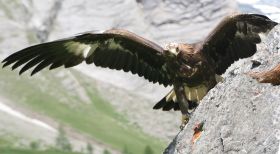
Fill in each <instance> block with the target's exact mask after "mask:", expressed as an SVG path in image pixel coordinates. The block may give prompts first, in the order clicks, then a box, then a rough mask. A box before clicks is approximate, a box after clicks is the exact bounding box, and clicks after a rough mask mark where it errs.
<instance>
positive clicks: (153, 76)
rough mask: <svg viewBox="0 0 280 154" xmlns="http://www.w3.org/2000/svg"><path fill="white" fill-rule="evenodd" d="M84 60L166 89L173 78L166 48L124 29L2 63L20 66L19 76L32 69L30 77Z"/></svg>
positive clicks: (34, 50) (53, 44)
mask: <svg viewBox="0 0 280 154" xmlns="http://www.w3.org/2000/svg"><path fill="white" fill-rule="evenodd" d="M83 61H85V62H86V63H87V64H91V63H94V64H95V65H96V66H101V67H108V68H110V69H116V70H123V71H125V72H129V71H130V72H132V73H133V74H138V75H139V76H140V77H141V76H143V77H144V78H146V79H148V80H149V81H151V82H154V83H155V82H158V83H160V84H163V85H165V86H167V85H171V84H172V81H173V80H172V75H170V74H169V73H168V72H167V70H166V68H165V66H166V65H165V58H164V56H163V49H162V48H161V47H160V46H158V45H156V44H155V43H153V42H151V41H148V40H146V39H144V38H142V37H140V36H137V35H136V34H134V33H131V32H129V31H126V30H121V29H112V30H107V31H105V32H104V33H91V32H87V33H84V34H81V35H78V36H75V37H72V38H67V39H62V40H57V41H53V42H47V43H43V44H39V45H34V46H31V47H28V48H25V49H23V50H21V51H18V52H16V53H14V54H12V55H10V56H9V57H7V58H6V59H4V60H3V63H4V65H3V67H5V66H7V65H11V64H13V66H12V69H15V68H17V67H19V66H21V65H23V67H22V68H21V70H20V74H21V73H23V72H25V71H26V70H28V69H30V68H32V67H34V66H35V68H34V69H33V71H32V73H31V75H33V74H35V73H37V72H39V71H40V70H42V69H44V68H45V67H48V66H50V69H54V68H57V67H60V66H64V67H65V68H68V67H72V66H75V65H78V64H80V63H81V62H83Z"/></svg>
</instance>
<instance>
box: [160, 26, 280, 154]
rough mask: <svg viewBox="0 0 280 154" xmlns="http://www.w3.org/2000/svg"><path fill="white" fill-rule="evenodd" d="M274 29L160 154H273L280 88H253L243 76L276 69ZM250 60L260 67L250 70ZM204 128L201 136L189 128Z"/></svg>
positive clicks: (279, 131) (278, 30)
mask: <svg viewBox="0 0 280 154" xmlns="http://www.w3.org/2000/svg"><path fill="white" fill-rule="evenodd" d="M279 48H280V26H277V27H275V28H274V29H273V30H272V31H271V32H270V34H269V35H268V37H267V39H266V41H265V42H264V43H262V44H260V45H259V46H258V52H257V53H256V54H255V55H254V56H253V57H251V58H247V59H242V60H239V61H237V62H235V63H234V64H233V65H232V66H231V67H230V68H229V69H228V70H227V72H226V73H225V74H224V75H223V77H224V81H223V82H221V83H219V84H218V85H217V86H216V87H215V88H213V89H212V90H211V91H210V92H209V93H208V95H207V96H206V97H205V98H204V99H203V100H202V101H201V104H200V105H199V106H198V108H197V109H196V110H195V112H194V113H193V115H192V117H191V119H190V121H189V123H188V124H187V125H186V127H185V128H184V129H183V130H182V131H181V132H179V133H178V135H177V136H176V138H175V139H174V140H173V142H172V143H171V144H170V145H169V147H168V148H167V149H166V150H165V152H164V153H165V154H188V153H192V154H206V153H214V154H218V153H223V154H224V153H230V154H232V153H238V154H240V153H254V154H264V153H268V154H275V153H277V152H278V151H279V146H280V143H279V140H280V86H272V85H271V84H263V83H258V82H257V81H256V80H254V79H252V78H251V77H249V76H248V75H246V73H247V72H251V71H254V72H255V71H264V70H268V69H271V68H273V67H275V66H276V65H277V64H279V63H280V50H279ZM252 60H255V61H258V62H260V65H259V66H253V63H252ZM203 122H204V125H203V128H202V131H201V132H198V133H194V127H195V126H197V125H198V124H201V123H203Z"/></svg>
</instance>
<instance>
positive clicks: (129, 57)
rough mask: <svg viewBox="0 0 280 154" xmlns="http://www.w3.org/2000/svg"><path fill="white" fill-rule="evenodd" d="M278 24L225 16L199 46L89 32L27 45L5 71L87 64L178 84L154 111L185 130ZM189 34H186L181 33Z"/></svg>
mask: <svg viewBox="0 0 280 154" xmlns="http://www.w3.org/2000/svg"><path fill="white" fill-rule="evenodd" d="M277 24H278V23H276V22H274V21H272V20H271V19H269V18H268V17H266V16H264V15H260V14H234V15H229V16H227V17H225V18H224V19H223V20H222V21H221V22H220V23H219V24H218V25H217V26H216V28H214V30H213V31H211V32H210V34H209V35H208V36H207V37H206V38H205V39H204V40H202V41H200V42H197V43H192V44H189V43H169V44H167V45H166V46H165V47H164V48H163V47H161V46H160V45H158V44H156V43H154V42H152V41H150V40H147V39H145V38H143V37H141V36H138V35H136V34H134V33H132V32H130V31H127V30H124V29H110V30H106V31H104V32H99V33H97V32H85V33H81V34H79V35H76V36H73V37H70V38H65V39H60V40H56V41H52V42H46V43H42V44H38V45H34V46H30V47H27V48H25V49H22V50H20V51H18V52H15V53H13V54H11V55H10V56H8V57H7V58H5V59H4V60H3V61H2V63H3V67H6V66H8V65H12V66H11V67H12V70H14V69H16V68H18V67H19V66H22V67H21V69H20V71H19V74H22V73H23V72H25V71H26V70H28V69H31V68H34V69H33V70H32V72H31V75H33V74H35V73H37V72H39V71H41V70H42V69H44V68H46V67H49V69H50V70H52V69H55V68H58V67H60V66H64V67H65V68H69V67H73V66H76V65H78V64H80V63H82V62H85V63H86V64H92V63H94V64H95V65H96V66H99V67H104V68H110V69H115V70H123V71H124V72H131V73H132V74H137V75H138V76H140V77H144V78H145V79H147V80H148V81H150V82H152V83H158V84H162V85H164V86H173V89H172V90H171V91H170V92H169V93H168V94H167V95H166V96H165V97H164V98H162V99H161V100H160V101H159V102H158V103H156V104H155V106H154V107H153V108H154V109H162V110H163V111H169V110H172V109H173V110H180V111H181V113H182V125H181V128H182V127H183V126H184V125H185V124H186V123H187V122H188V120H189V117H190V115H191V113H192V111H193V110H194V109H195V108H196V107H197V106H198V104H199V102H200V100H201V99H202V98H203V97H204V96H205V95H206V94H207V92H208V91H209V90H210V89H212V88H213V87H214V86H215V85H216V84H217V83H218V82H219V81H221V76H220V75H222V74H223V73H224V72H225V71H226V69H227V68H228V67H229V66H230V65H231V64H232V63H234V62H235V61H236V60H238V59H241V58H246V57H250V56H252V55H253V54H254V53H256V51H257V48H256V45H257V44H258V43H261V41H262V40H261V37H260V36H261V35H260V34H266V33H268V32H269V31H270V30H271V29H272V28H273V27H274V26H276V25H277ZM182 35H186V37H191V36H188V35H187V34H182Z"/></svg>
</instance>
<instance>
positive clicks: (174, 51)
mask: <svg viewBox="0 0 280 154" xmlns="http://www.w3.org/2000/svg"><path fill="white" fill-rule="evenodd" d="M179 52H180V49H179V44H178V43H169V44H167V45H166V46H165V48H164V54H165V55H168V56H172V57H177V55H178V54H179Z"/></svg>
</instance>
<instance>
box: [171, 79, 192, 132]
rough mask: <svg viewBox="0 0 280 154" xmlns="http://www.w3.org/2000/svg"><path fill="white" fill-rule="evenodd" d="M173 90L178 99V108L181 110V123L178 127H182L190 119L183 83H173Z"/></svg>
mask: <svg viewBox="0 0 280 154" xmlns="http://www.w3.org/2000/svg"><path fill="white" fill-rule="evenodd" d="M174 90H175V93H176V97H177V99H178V103H179V107H180V110H181V112H182V123H181V126H180V128H181V129H183V128H184V127H185V125H186V124H187V123H188V122H189V119H190V113H189V112H188V110H189V102H188V100H187V98H186V94H185V89H184V86H183V85H180V84H174Z"/></svg>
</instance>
